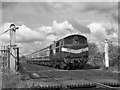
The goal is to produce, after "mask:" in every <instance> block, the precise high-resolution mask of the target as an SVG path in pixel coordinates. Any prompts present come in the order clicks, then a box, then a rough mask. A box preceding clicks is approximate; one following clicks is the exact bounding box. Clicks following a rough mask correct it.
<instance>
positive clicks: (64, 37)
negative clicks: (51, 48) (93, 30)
mask: <svg viewBox="0 0 120 90" xmlns="http://www.w3.org/2000/svg"><path fill="white" fill-rule="evenodd" d="M72 36H80V37H83V38H85V39H87V38H86V37H85V36H83V35H79V34H73V35H69V36H66V37H64V38H63V39H65V38H68V37H72Z"/></svg>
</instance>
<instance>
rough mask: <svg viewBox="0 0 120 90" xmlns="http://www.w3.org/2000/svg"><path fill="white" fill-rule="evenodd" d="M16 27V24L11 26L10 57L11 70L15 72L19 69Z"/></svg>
mask: <svg viewBox="0 0 120 90" xmlns="http://www.w3.org/2000/svg"><path fill="white" fill-rule="evenodd" d="M16 29H18V27H16V26H15V25H14V24H11V25H10V57H9V62H8V63H9V65H10V66H9V67H10V70H11V71H13V72H15V71H16V69H17V67H16V63H17V55H16Z"/></svg>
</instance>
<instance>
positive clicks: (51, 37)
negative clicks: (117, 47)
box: [0, 0, 120, 55]
mask: <svg viewBox="0 0 120 90" xmlns="http://www.w3.org/2000/svg"><path fill="white" fill-rule="evenodd" d="M8 1H9V0H8ZM8 1H6V2H1V3H0V11H1V14H0V15H1V17H0V19H1V20H2V22H1V23H0V34H1V33H2V32H4V31H6V30H8V29H9V26H10V24H11V23H14V24H15V25H16V26H17V27H19V29H17V31H16V43H17V45H18V46H19V47H20V53H21V54H24V55H26V54H28V53H31V52H34V51H37V50H39V49H42V48H44V47H46V46H49V45H50V44H51V43H53V42H54V41H56V40H59V39H61V38H63V37H65V36H67V35H70V34H74V33H77V34H81V35H84V36H86V37H87V38H88V41H89V42H94V43H96V44H97V45H98V47H102V46H103V45H102V44H103V41H104V40H105V39H106V38H108V40H109V41H112V42H113V43H114V44H116V43H117V42H118V31H119V30H118V26H119V23H120V22H119V19H118V18H119V17H118V13H119V9H118V8H119V4H118V2H73V1H72V2H55V1H54V0H51V1H49V2H37V1H36V2H30V0H27V2H20V1H18V0H16V2H15V0H14V2H8ZM53 1H54V2H53ZM0 40H1V42H0V44H1V45H5V44H8V43H9V41H10V37H9V33H8V32H7V33H5V34H4V35H2V36H0Z"/></svg>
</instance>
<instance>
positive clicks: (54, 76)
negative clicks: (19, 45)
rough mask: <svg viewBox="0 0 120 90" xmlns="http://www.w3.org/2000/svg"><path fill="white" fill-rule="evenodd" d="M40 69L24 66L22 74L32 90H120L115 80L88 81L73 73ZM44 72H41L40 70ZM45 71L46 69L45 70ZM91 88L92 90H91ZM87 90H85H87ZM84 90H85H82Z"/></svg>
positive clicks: (28, 65)
mask: <svg viewBox="0 0 120 90" xmlns="http://www.w3.org/2000/svg"><path fill="white" fill-rule="evenodd" d="M42 68H44V67H38V66H36V65H33V66H32V65H30V64H27V66H26V65H23V66H22V69H21V73H22V74H23V77H24V79H27V81H28V84H29V86H30V88H31V87H32V88H41V89H47V90H50V89H52V90H54V89H55V90H61V89H63V90H71V89H72V90H74V89H77V88H79V90H80V88H87V89H88V88H89V90H96V89H95V88H104V89H105V90H119V89H120V83H119V82H118V81H117V80H114V79H96V78H95V79H90V78H89V79H88V78H86V79H85V78H83V79H81V78H78V77H76V76H75V77H74V76H73V75H72V74H73V73H71V72H72V71H66V72H67V74H69V75H66V74H65V71H64V72H62V71H59V70H56V69H53V68H50V69H49V68H47V69H46V70H42ZM40 69H41V70H42V71H39V70H40ZM44 69H45V68H44ZM90 88H91V89H90ZM87 89H85V90H87ZM81 90H84V89H81Z"/></svg>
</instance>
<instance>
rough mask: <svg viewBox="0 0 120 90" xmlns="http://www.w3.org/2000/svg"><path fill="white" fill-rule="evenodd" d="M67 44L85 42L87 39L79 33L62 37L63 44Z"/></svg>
mask: <svg viewBox="0 0 120 90" xmlns="http://www.w3.org/2000/svg"><path fill="white" fill-rule="evenodd" d="M69 44H87V40H86V38H85V37H83V36H79V35H74V36H69V37H67V38H65V39H64V45H69Z"/></svg>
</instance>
